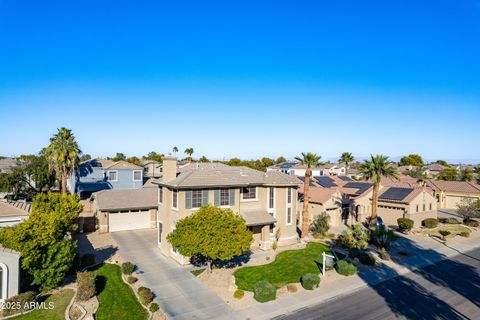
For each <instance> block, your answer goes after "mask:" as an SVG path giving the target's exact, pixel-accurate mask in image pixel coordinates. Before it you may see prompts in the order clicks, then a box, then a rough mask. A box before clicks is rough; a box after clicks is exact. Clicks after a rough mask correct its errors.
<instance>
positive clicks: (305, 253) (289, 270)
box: [233, 242, 331, 291]
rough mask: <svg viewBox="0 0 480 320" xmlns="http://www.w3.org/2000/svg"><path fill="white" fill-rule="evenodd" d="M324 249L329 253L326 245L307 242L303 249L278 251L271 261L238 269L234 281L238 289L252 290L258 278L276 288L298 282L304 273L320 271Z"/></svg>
mask: <svg viewBox="0 0 480 320" xmlns="http://www.w3.org/2000/svg"><path fill="white" fill-rule="evenodd" d="M324 251H325V252H327V253H329V254H331V250H330V248H329V247H328V246H327V245H325V244H323V243H315V242H309V243H307V247H306V248H305V249H302V250H289V251H284V252H282V253H279V254H278V255H277V258H276V259H275V261H274V262H272V263H269V264H266V265H261V266H255V267H243V268H240V269H238V270H237V271H235V272H234V273H233V275H234V276H235V283H236V285H237V287H238V288H239V289H242V290H247V291H253V286H254V285H255V283H257V282H258V281H260V280H267V281H269V282H270V283H271V284H273V285H274V286H275V287H277V288H280V287H283V286H284V285H287V284H289V283H295V282H300V278H301V277H302V276H303V275H304V274H305V273H308V272H311V273H319V272H320V268H321V264H322V252H324Z"/></svg>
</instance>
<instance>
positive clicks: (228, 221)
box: [167, 205, 253, 271]
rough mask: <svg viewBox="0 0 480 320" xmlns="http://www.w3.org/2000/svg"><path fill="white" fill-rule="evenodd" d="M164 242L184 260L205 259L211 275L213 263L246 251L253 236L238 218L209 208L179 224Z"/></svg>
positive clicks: (239, 217) (225, 210) (221, 210)
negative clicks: (198, 256) (186, 258)
mask: <svg viewBox="0 0 480 320" xmlns="http://www.w3.org/2000/svg"><path fill="white" fill-rule="evenodd" d="M167 240H168V242H170V244H171V245H172V246H173V247H174V248H177V249H178V251H179V252H180V253H181V254H182V255H184V256H186V257H192V256H193V255H196V254H200V255H201V256H203V257H205V258H206V259H207V266H208V270H209V271H211V263H212V261H213V260H230V259H232V258H234V257H236V256H239V255H241V254H242V253H244V252H245V251H247V250H248V249H249V248H250V245H251V244H252V241H253V236H252V232H251V231H249V230H248V229H247V226H246V225H245V221H244V220H243V218H242V217H241V216H240V215H238V214H236V213H234V212H233V211H232V210H230V209H222V208H217V207H214V206H211V205H208V206H204V207H201V208H200V209H199V210H198V211H197V212H195V213H194V214H192V215H190V216H188V217H186V218H183V219H181V220H180V221H178V222H177V224H176V227H175V230H174V231H173V232H171V233H170V234H168V236H167Z"/></svg>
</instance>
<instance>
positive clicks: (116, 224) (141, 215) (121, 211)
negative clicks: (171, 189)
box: [91, 187, 158, 233]
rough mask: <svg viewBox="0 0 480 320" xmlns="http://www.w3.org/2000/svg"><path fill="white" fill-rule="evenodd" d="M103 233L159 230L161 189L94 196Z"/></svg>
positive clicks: (94, 209) (94, 203) (119, 191)
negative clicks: (157, 228)
mask: <svg viewBox="0 0 480 320" xmlns="http://www.w3.org/2000/svg"><path fill="white" fill-rule="evenodd" d="M91 202H92V203H91V210H92V212H93V214H94V215H95V217H96V218H97V223H98V227H99V229H100V232H102V233H103V232H116V231H124V230H137V229H149V228H156V226H157V209H158V190H157V188H156V187H155V188H141V189H134V190H103V191H99V192H95V193H94V194H92V197H91Z"/></svg>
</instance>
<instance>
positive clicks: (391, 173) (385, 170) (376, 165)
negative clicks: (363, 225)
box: [359, 155, 398, 225]
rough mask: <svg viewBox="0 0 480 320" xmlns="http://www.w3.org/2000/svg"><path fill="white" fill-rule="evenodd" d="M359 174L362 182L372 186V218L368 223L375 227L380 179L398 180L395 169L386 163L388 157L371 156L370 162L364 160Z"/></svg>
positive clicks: (388, 162)
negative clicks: (366, 181) (367, 182)
mask: <svg viewBox="0 0 480 320" xmlns="http://www.w3.org/2000/svg"><path fill="white" fill-rule="evenodd" d="M359 173H360V175H361V176H362V179H363V180H368V181H370V182H371V183H372V184H373V191H372V216H371V219H370V223H371V224H372V225H375V224H376V223H377V210H378V208H377V203H378V189H379V188H380V181H381V179H382V177H384V178H392V179H398V175H397V169H396V168H395V167H394V166H393V164H392V163H391V162H390V161H388V157H386V156H383V155H375V156H374V155H371V159H370V160H365V161H364V162H363V163H362V164H361V165H360V168H359Z"/></svg>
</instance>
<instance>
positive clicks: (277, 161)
mask: <svg viewBox="0 0 480 320" xmlns="http://www.w3.org/2000/svg"><path fill="white" fill-rule="evenodd" d="M284 162H287V159H285V157H284V156H280V157H278V158H277V160H276V161H275V163H276V164H279V163H284Z"/></svg>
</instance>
